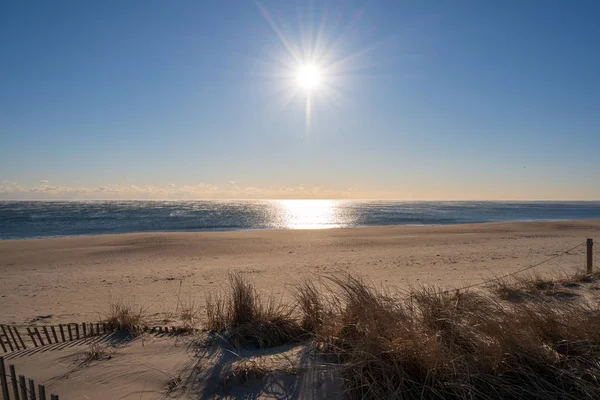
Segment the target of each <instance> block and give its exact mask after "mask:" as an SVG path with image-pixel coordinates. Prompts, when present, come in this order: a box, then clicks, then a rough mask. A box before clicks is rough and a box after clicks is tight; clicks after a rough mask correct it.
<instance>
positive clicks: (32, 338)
mask: <svg viewBox="0 0 600 400" xmlns="http://www.w3.org/2000/svg"><path fill="white" fill-rule="evenodd" d="M27 333H28V334H29V337H30V338H31V341H32V342H33V345H34V346H35V347H38V344H37V342H36V341H35V335H34V333H33V331H32V330H31V329H30V328H29V327H27Z"/></svg>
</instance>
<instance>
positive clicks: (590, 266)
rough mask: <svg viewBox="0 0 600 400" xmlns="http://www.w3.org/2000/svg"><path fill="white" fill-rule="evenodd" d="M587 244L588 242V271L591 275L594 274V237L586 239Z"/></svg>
mask: <svg viewBox="0 0 600 400" xmlns="http://www.w3.org/2000/svg"><path fill="white" fill-rule="evenodd" d="M586 244H587V273H588V274H589V275H591V274H592V271H593V263H594V260H593V256H592V254H593V253H592V247H593V246H594V239H588V240H586Z"/></svg>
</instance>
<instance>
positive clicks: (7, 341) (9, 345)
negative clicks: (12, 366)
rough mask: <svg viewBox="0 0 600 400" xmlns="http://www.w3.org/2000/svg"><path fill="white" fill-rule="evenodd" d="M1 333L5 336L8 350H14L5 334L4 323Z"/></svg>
mask: <svg viewBox="0 0 600 400" xmlns="http://www.w3.org/2000/svg"><path fill="white" fill-rule="evenodd" d="M2 333H3V334H4V337H5V338H6V343H8V347H9V348H10V351H14V350H15V349H14V348H13V345H12V343H11V342H10V338H9V337H8V335H7V334H6V329H5V328H4V325H2Z"/></svg>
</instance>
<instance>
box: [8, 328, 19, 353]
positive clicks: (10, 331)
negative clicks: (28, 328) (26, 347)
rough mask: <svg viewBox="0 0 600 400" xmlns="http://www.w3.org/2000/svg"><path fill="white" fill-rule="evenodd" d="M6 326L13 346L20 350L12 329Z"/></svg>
mask: <svg viewBox="0 0 600 400" xmlns="http://www.w3.org/2000/svg"><path fill="white" fill-rule="evenodd" d="M7 328H8V333H10V337H11V338H12V341H13V343H14V344H15V347H16V348H17V350H21V348H20V347H19V342H17V339H15V334H14V332H13V331H12V329H10V326H7Z"/></svg>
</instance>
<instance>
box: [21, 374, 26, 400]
mask: <svg viewBox="0 0 600 400" xmlns="http://www.w3.org/2000/svg"><path fill="white" fill-rule="evenodd" d="M19 388H20V389H21V400H27V386H26V385H25V377H24V376H23V375H19Z"/></svg>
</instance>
